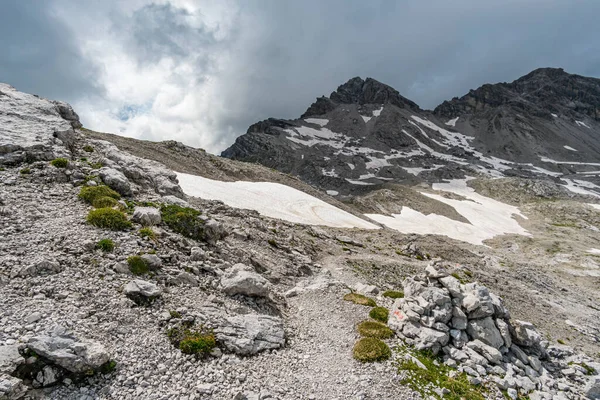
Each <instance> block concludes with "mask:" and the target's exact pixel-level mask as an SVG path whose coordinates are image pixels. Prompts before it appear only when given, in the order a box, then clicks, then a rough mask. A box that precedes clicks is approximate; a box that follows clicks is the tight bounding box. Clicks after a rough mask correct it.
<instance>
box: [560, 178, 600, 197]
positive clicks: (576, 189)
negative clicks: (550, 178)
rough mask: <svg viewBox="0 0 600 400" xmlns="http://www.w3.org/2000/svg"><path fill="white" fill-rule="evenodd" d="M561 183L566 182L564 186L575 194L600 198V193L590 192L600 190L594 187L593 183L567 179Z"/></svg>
mask: <svg viewBox="0 0 600 400" xmlns="http://www.w3.org/2000/svg"><path fill="white" fill-rule="evenodd" d="M561 181H563V182H565V183H566V185H563V186H564V187H566V188H567V189H569V190H570V191H571V192H573V193H578V194H586V195H589V196H594V197H600V194H599V193H598V192H595V191H591V190H588V189H597V190H600V186H598V185H594V184H593V183H591V182H587V181H582V180H578V179H566V178H561Z"/></svg>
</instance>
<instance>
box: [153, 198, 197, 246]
mask: <svg viewBox="0 0 600 400" xmlns="http://www.w3.org/2000/svg"><path fill="white" fill-rule="evenodd" d="M160 213H161V216H162V220H163V222H164V223H165V224H166V225H167V226H168V227H169V228H171V229H172V230H173V231H175V232H177V233H180V234H182V235H183V236H186V237H189V238H191V239H196V240H202V239H204V221H203V220H201V219H200V218H198V217H199V216H200V214H201V213H200V211H198V210H195V209H193V208H190V207H181V206H178V205H176V204H169V205H163V206H162V207H161V208H160Z"/></svg>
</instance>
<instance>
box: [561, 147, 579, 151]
mask: <svg viewBox="0 0 600 400" xmlns="http://www.w3.org/2000/svg"><path fill="white" fill-rule="evenodd" d="M563 147H564V148H565V149H567V150H571V151H578V150H577V149H574V148H572V147H571V146H563Z"/></svg>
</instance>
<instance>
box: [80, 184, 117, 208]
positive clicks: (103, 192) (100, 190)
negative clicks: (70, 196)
mask: <svg viewBox="0 0 600 400" xmlns="http://www.w3.org/2000/svg"><path fill="white" fill-rule="evenodd" d="M101 197H111V198H113V199H115V200H119V199H120V198H121V195H120V194H119V193H117V192H115V191H114V190H112V189H111V188H109V187H108V186H104V185H101V186H84V187H82V188H81V190H80V191H79V198H80V199H81V200H84V201H85V202H87V203H89V204H92V205H93V204H94V200H96V199H99V198H101Z"/></svg>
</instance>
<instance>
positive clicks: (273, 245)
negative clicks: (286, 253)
mask: <svg viewBox="0 0 600 400" xmlns="http://www.w3.org/2000/svg"><path fill="white" fill-rule="evenodd" d="M267 243H269V245H270V246H271V247H279V246H278V245H277V241H275V239H269V240H267Z"/></svg>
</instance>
